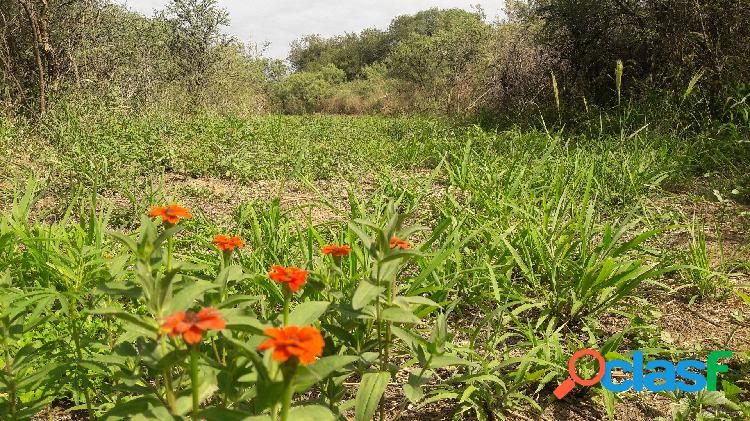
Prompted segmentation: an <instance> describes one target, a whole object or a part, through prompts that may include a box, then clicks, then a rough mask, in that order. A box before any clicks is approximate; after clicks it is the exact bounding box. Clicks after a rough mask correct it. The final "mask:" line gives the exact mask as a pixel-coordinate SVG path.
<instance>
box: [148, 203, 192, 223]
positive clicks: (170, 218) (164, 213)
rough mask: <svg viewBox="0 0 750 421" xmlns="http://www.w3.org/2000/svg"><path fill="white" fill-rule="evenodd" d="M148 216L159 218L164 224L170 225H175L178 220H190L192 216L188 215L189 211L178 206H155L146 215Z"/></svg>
mask: <svg viewBox="0 0 750 421" xmlns="http://www.w3.org/2000/svg"><path fill="white" fill-rule="evenodd" d="M148 216H150V217H152V218H156V217H157V216H158V217H161V220H162V221H164V222H168V223H170V224H172V225H175V224H177V223H178V222H180V219H182V218H185V219H190V218H192V217H193V215H191V214H190V211H189V210H187V209H185V208H183V207H182V206H180V205H169V206H166V207H161V206H156V207H154V208H153V209H151V211H150V212H149V213H148Z"/></svg>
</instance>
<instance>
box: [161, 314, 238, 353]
mask: <svg viewBox="0 0 750 421" xmlns="http://www.w3.org/2000/svg"><path fill="white" fill-rule="evenodd" d="M226 324H227V322H226V321H225V320H224V319H223V318H222V317H221V314H219V310H217V309H215V308H212V307H206V308H204V309H202V310H201V311H199V312H198V313H193V312H192V311H187V312H185V311H178V312H175V313H174V314H172V315H171V316H169V317H167V320H166V321H165V322H164V324H163V325H161V331H162V333H169V336H170V337H173V338H174V337H175V336H179V335H182V339H184V340H185V342H186V343H188V344H191V345H194V344H197V343H198V342H200V341H201V338H202V337H203V332H204V331H206V330H221V329H224V327H225V326H226Z"/></svg>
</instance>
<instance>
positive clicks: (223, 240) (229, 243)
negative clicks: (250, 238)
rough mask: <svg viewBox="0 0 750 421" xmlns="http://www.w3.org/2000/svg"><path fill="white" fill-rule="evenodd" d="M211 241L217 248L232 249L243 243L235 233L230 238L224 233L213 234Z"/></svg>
mask: <svg viewBox="0 0 750 421" xmlns="http://www.w3.org/2000/svg"><path fill="white" fill-rule="evenodd" d="M213 243H214V244H215V245H216V247H217V248H218V249H219V250H234V249H236V248H240V247H242V246H244V245H245V243H244V242H243V241H242V239H241V238H240V237H238V236H236V235H235V236H234V237H232V238H229V237H228V236H226V235H214V240H213Z"/></svg>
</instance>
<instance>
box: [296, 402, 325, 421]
mask: <svg viewBox="0 0 750 421" xmlns="http://www.w3.org/2000/svg"><path fill="white" fill-rule="evenodd" d="M289 419H290V420H294V421H334V420H335V419H336V416H335V415H333V413H332V412H331V410H330V409H328V408H326V407H325V406H320V405H306V406H298V407H295V408H292V409H291V410H290V411H289Z"/></svg>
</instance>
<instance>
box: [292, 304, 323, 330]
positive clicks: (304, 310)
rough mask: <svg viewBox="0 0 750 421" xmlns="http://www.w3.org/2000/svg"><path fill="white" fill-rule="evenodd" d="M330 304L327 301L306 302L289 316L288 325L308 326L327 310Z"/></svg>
mask: <svg viewBox="0 0 750 421" xmlns="http://www.w3.org/2000/svg"><path fill="white" fill-rule="evenodd" d="M329 305H331V303H329V302H327V301H306V302H304V303H302V304H300V305H298V306H297V307H295V308H294V310H292V312H291V313H290V314H289V325H291V326H309V325H310V324H312V323H313V322H314V321H316V320H318V318H320V316H322V315H323V313H325V312H326V310H328V306H329Z"/></svg>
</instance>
